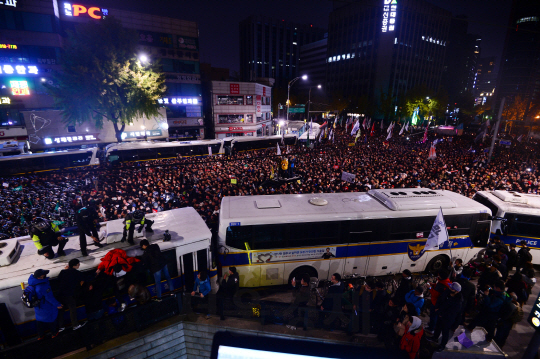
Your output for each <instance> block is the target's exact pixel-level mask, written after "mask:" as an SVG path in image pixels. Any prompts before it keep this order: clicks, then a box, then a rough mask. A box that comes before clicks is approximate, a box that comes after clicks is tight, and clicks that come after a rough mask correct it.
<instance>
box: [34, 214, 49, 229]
mask: <svg viewBox="0 0 540 359" xmlns="http://www.w3.org/2000/svg"><path fill="white" fill-rule="evenodd" d="M32 225H33V226H34V228H36V229H37V230H40V231H44V230H46V229H47V228H49V221H47V220H46V219H44V218H41V217H37V218H36V219H34V221H33V222H32Z"/></svg>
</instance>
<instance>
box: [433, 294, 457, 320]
mask: <svg viewBox="0 0 540 359" xmlns="http://www.w3.org/2000/svg"><path fill="white" fill-rule="evenodd" d="M451 293H452V292H451V291H450V289H446V290H445V291H444V292H443V293H442V294H441V296H440V297H439V300H437V304H436V305H435V310H437V315H438V316H439V318H440V320H442V321H443V322H444V323H445V324H447V325H448V326H450V327H452V326H453V325H454V323H455V322H456V320H457V319H458V314H460V313H461V308H462V306H463V295H462V294H461V292H459V293H458V294H456V295H455V296H451V295H450V294H451Z"/></svg>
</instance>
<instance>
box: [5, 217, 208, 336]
mask: <svg viewBox="0 0 540 359" xmlns="http://www.w3.org/2000/svg"><path fill="white" fill-rule="evenodd" d="M146 217H147V218H149V219H151V220H153V221H154V224H153V226H152V229H153V230H154V232H153V233H145V232H146V231H143V232H142V233H137V231H136V232H135V243H136V245H130V244H128V243H127V242H124V243H122V242H120V239H121V238H122V231H123V221H122V220H121V219H120V220H113V221H109V222H105V224H106V225H105V226H103V227H102V228H101V230H100V237H101V238H103V237H104V238H105V239H104V240H103V241H104V242H106V243H107V245H106V246H104V247H103V248H98V249H96V250H94V248H96V247H93V246H92V245H91V244H90V243H92V240H91V239H89V241H88V242H89V254H90V255H89V256H88V257H82V256H81V251H80V248H79V240H78V236H73V237H70V238H69V242H68V243H67V245H66V247H65V248H64V251H65V252H66V256H64V257H57V258H55V259H54V260H49V259H47V258H45V257H44V256H40V255H38V254H37V250H36V247H35V246H34V243H33V242H32V240H31V239H30V237H29V236H26V237H19V238H13V239H7V240H4V241H1V242H0V303H5V304H6V305H7V310H8V312H9V316H10V317H11V320H12V321H13V323H14V324H15V326H16V328H17V333H18V335H19V336H20V337H21V338H26V337H30V336H32V335H35V334H36V324H35V317H34V310H33V309H28V308H26V307H25V306H24V305H23V303H22V302H21V295H22V288H21V287H22V286H24V285H25V284H26V283H28V277H29V276H30V274H33V273H34V272H35V271H36V270H37V269H45V270H48V271H50V272H49V274H48V277H49V278H50V282H51V287H52V288H53V292H54V291H55V290H56V289H57V288H58V283H57V277H58V274H59V273H60V271H61V270H62V269H64V267H65V266H66V265H67V263H68V262H69V261H70V260H71V259H73V258H78V259H79V260H80V261H81V266H80V268H79V270H80V271H82V272H89V271H95V270H96V268H97V266H98V265H99V263H100V262H101V259H102V258H103V257H104V256H105V255H106V254H107V253H108V252H109V251H110V250H112V249H115V248H121V249H123V250H125V251H126V252H127V254H128V255H129V256H132V257H133V256H140V255H142V250H141V249H140V248H139V246H138V243H139V240H140V239H142V238H143V237H144V236H145V237H146V238H147V239H148V240H149V242H150V243H157V244H158V245H159V247H160V249H161V251H162V253H163V255H164V256H165V258H166V260H167V264H168V269H169V273H170V275H171V278H172V280H173V284H174V286H175V288H176V289H178V288H181V287H182V286H184V285H185V286H186V288H187V290H188V291H191V289H192V288H193V284H194V282H195V274H196V272H197V271H198V270H200V269H207V270H209V269H210V263H211V261H210V252H209V247H210V240H211V232H210V230H209V229H208V227H207V226H206V224H205V223H204V221H203V219H202V218H201V217H200V216H199V214H198V213H197V212H196V211H195V209H194V208H192V207H186V208H181V209H174V210H170V211H165V212H159V213H155V214H148V215H147V216H146ZM165 230H169V233H170V234H171V237H172V238H171V240H170V241H167V242H164V241H163V238H164V236H163V234H164V232H165ZM104 242H102V243H104ZM56 250H57V248H55V252H56ZM216 275H217V272H216V270H210V271H209V276H210V278H211V281H212V284H213V287H215V281H216ZM162 280H163V281H162V282H161V285H162V289H163V292H165V291H167V290H168V287H167V282H166V280H165V278H162ZM145 284H146V285H147V288H148V289H149V291H150V293H151V294H152V295H155V285H154V279H153V276H151V275H150V274H149V273H147V275H146V283H145ZM79 299H81V298H79ZM80 304H81V303H79V305H80ZM77 312H78V317H79V319H84V318H86V312H85V309H84V306H79V307H78V310H77ZM68 314H69V312H66V313H65V318H66V320H67V318H69V315H68ZM3 318H5V316H3ZM1 337H2V336H1V333H0V338H1Z"/></svg>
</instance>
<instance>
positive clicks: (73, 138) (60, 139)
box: [43, 135, 98, 145]
mask: <svg viewBox="0 0 540 359" xmlns="http://www.w3.org/2000/svg"><path fill="white" fill-rule="evenodd" d="M80 141H98V138H96V137H95V136H94V135H84V136H62V137H54V138H51V137H47V138H44V139H43V142H45V144H46V145H52V144H53V142H54V143H72V142H80Z"/></svg>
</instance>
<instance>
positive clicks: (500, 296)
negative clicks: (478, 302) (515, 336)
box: [484, 290, 511, 313]
mask: <svg viewBox="0 0 540 359" xmlns="http://www.w3.org/2000/svg"><path fill="white" fill-rule="evenodd" d="M489 294H490V295H487V296H485V297H484V307H485V308H486V309H488V310H489V311H490V312H492V313H499V311H500V310H501V307H502V306H503V304H504V302H505V301H509V300H511V299H510V297H509V296H506V295H505V292H497V291H496V290H492V291H491V292H490V293H489Z"/></svg>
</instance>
